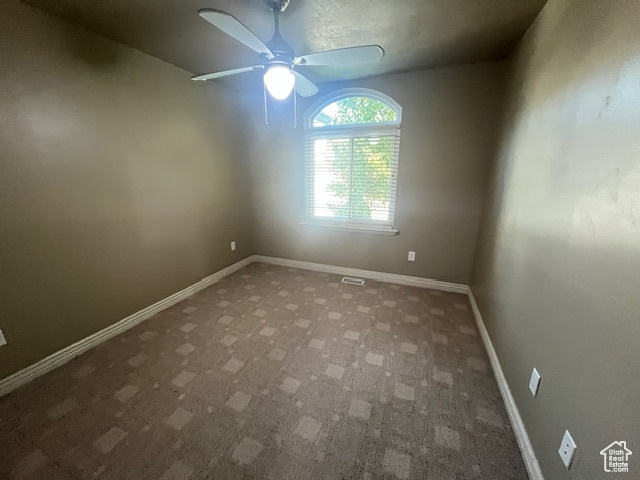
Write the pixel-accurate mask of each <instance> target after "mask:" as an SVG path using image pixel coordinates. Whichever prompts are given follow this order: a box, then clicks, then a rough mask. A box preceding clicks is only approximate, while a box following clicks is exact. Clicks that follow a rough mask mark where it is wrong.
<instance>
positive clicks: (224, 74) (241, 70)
mask: <svg viewBox="0 0 640 480" xmlns="http://www.w3.org/2000/svg"><path fill="white" fill-rule="evenodd" d="M260 68H262V65H255V66H253V67H242V68H235V69H233V70H223V71H222V72H215V73H205V74H204V75H196V76H194V77H191V80H195V81H198V82H201V81H204V80H213V79H214V78H220V77H227V76H229V75H235V74H237V73H245V72H250V71H252V70H258V69H260Z"/></svg>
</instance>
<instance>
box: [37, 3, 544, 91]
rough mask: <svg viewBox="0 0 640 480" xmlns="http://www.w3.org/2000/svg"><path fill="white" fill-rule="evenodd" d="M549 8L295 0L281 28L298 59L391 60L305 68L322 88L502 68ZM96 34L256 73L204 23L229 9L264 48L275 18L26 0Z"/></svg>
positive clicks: (255, 8) (196, 67)
mask: <svg viewBox="0 0 640 480" xmlns="http://www.w3.org/2000/svg"><path fill="white" fill-rule="evenodd" d="M545 2H546V0H348V1H347V0H291V2H290V4H289V7H288V8H287V10H286V11H285V12H284V13H283V14H282V15H281V19H280V30H281V33H282V35H283V36H284V38H285V39H286V40H287V41H288V42H289V44H290V45H291V46H292V47H293V48H294V50H295V52H296V54H299V55H300V54H304V53H310V52H315V51H320V50H328V49H333V48H342V47H348V46H355V45H367V44H379V45H381V46H382V47H383V48H384V49H385V51H386V55H385V57H384V58H383V59H382V62H380V63H379V64H374V65H367V66H364V67H358V68H335V67H322V68H320V67H301V68H300V71H301V73H304V74H305V75H307V76H308V77H309V78H310V79H312V80H314V81H316V82H323V81H333V80H345V79H353V78H359V77H367V76H372V75H379V74H383V73H389V72H401V71H408V70H419V69H426V68H434V67H441V66H449V65H457V64H463V63H475V62H482V61H490V60H501V59H503V58H505V57H506V56H507V55H508V54H509V52H510V51H511V50H512V49H513V47H514V45H515V44H516V43H517V41H518V40H519V39H520V37H521V36H522V34H523V33H524V32H525V31H526V30H527V28H528V27H529V26H530V25H531V23H532V22H533V20H534V18H535V17H536V15H537V14H538V13H539V12H540V10H541V9H542V7H543V6H544V4H545ZM27 3H30V4H31V5H34V6H36V7H38V8H40V9H42V10H44V11H46V12H50V13H53V14H55V15H58V16H60V17H62V18H64V19H67V20H69V21H71V22H73V23H76V24H79V25H81V26H83V27H85V28H87V29H89V30H92V31H95V32H98V33H101V34H103V35H105V36H106V37H109V38H111V39H113V40H116V41H118V42H120V43H124V44H125V45H129V46H131V47H133V48H135V49H137V50H140V51H142V52H145V53H148V54H149V55H152V56H154V57H157V58H159V59H161V60H164V61H166V62H168V63H171V64H173V65H175V66H177V67H180V68H183V69H185V70H187V71H189V72H192V73H194V74H200V73H208V72H214V71H218V70H225V69H229V68H237V67H243V66H249V65H254V64H257V63H260V62H259V59H258V54H257V53H255V52H253V51H252V50H249V49H248V48H247V47H245V46H244V45H242V44H240V43H238V42H236V41H235V40H233V39H231V38H229V37H227V36H226V35H225V34H224V33H222V32H220V31H218V30H217V29H216V28H215V27H213V26H212V25H210V24H208V23H207V22H206V21H205V20H203V19H201V18H200V17H199V16H198V14H197V13H198V10H199V9H201V8H215V9H219V10H223V11H226V12H228V13H230V14H232V15H233V16H235V17H236V18H238V19H239V20H240V21H241V22H242V23H244V24H245V25H246V26H247V27H249V29H251V30H252V31H253V32H254V33H255V34H256V35H257V36H258V37H259V38H261V39H262V40H263V41H267V40H268V39H269V38H271V35H272V34H273V18H272V15H271V12H270V11H269V10H268V9H267V7H266V6H265V5H264V3H263V0H226V1H223V0H208V1H207V0H27ZM248 75H251V74H248Z"/></svg>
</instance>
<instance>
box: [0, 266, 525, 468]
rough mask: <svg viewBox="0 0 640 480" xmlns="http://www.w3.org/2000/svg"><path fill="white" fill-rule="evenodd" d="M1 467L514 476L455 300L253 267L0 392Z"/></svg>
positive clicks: (463, 302) (471, 327)
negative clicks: (0, 395)
mask: <svg viewBox="0 0 640 480" xmlns="http://www.w3.org/2000/svg"><path fill="white" fill-rule="evenodd" d="M0 478H12V479H13V478H15V479H23V478H38V479H47V480H56V479H69V478H99V479H118V480H121V479H162V480H169V479H180V480H182V479H194V480H195V479H204V478H210V479H221V480H233V479H249V478H251V479H454V478H455V479H458V478H459V479H465V478H486V479H516V478H523V479H524V478H527V474H526V470H525V467H524V464H523V462H522V458H521V456H520V451H519V449H518V446H517V443H516V440H515V438H514V434H513V432H512V430H511V427H510V424H509V421H508V417H507V414H506V411H505V408H504V405H503V403H502V399H501V397H500V393H499V390H498V387H497V384H496V382H495V379H494V377H493V373H492V371H491V368H490V365H489V362H488V359H487V356H486V353H485V351H484V348H483V345H482V342H481V339H480V337H479V333H478V331H477V329H476V326H475V323H474V320H473V315H472V313H471V311H470V307H469V302H468V300H467V297H466V296H465V295H462V294H455V293H446V292H440V291H435V290H427V289H420V288H414V287H406V286H400V285H392V284H385V283H379V282H374V281H367V282H366V284H365V285H364V286H354V285H345V284H342V283H340V277H339V276H337V275H329V274H324V273H317V272H309V271H304V270H296V269H290V268H283V267H277V266H271V265H265V264H252V265H249V266H248V267H245V268H244V269H242V270H240V271H238V272H236V273H234V274H233V275H231V276H229V277H226V278H224V279H223V280H221V281H220V282H218V283H216V284H215V285H213V286H211V287H209V288H207V289H206V290H203V291H201V292H200V293H198V294H196V295H194V296H192V297H190V298H189V299H187V300H185V301H183V302H181V303H179V304H177V305H175V306H173V307H171V308H170V309H168V310H165V311H164V312H162V313H160V314H158V315H156V316H154V317H153V318H151V319H149V320H147V321H145V322H143V323H141V324H139V325H137V326H136V327H134V328H132V329H130V330H128V331H127V332H125V333H123V334H121V335H119V336H117V337H115V338H113V339H111V340H109V341H107V342H105V343H103V344H102V345H100V346H99V347H97V348H95V349H93V350H90V351H88V352H86V353H85V354H83V355H81V356H80V357H77V358H76V359H74V360H72V361H71V362H69V363H67V364H66V365H64V366H62V367H61V368H59V369H57V370H54V371H53V372H50V373H49V374H47V375H45V376H43V377H41V378H39V379H37V380H35V381H33V382H31V383H30V384H28V385H26V386H24V387H22V388H20V389H19V390H16V391H14V392H12V393H11V394H9V395H7V396H5V397H3V398H0Z"/></svg>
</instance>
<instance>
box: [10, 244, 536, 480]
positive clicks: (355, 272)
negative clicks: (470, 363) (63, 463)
mask: <svg viewBox="0 0 640 480" xmlns="http://www.w3.org/2000/svg"><path fill="white" fill-rule="evenodd" d="M254 262H262V263H268V264H272V265H280V266H283V267H290V268H300V269H302V270H312V271H316V272H325V273H334V274H338V275H346V276H350V277H361V278H367V279H370V280H376V281H380V282H387V283H396V284H400V285H408V286H413V287H422V288H431V289H435V290H442V291H445V292H454V293H464V294H468V295H469V301H470V303H471V309H472V311H473V314H474V316H475V318H476V322H477V324H478V330H479V331H480V336H481V337H482V341H483V343H484V347H485V349H486V351H487V355H488V356H489V360H490V362H491V367H492V368H493V373H494V375H495V377H496V381H497V382H498V387H499V389H500V393H501V394H502V398H503V400H504V404H505V407H506V409H507V413H508V415H509V419H510V420H511V424H512V426H513V431H514V434H515V436H516V440H517V441H518V445H519V446H520V451H521V452H522V457H523V459H524V462H525V466H526V467H527V472H528V473H529V477H530V478H531V479H532V480H544V478H543V476H542V472H541V470H540V465H539V464H538V460H537V458H536V455H535V452H534V451H533V446H532V445H531V441H530V440H529V435H528V434H527V431H526V429H525V426H524V423H523V422H522V417H520V412H519V411H518V407H517V406H516V403H515V400H514V398H513V395H512V394H511V389H510V388H509V384H508V383H507V379H506V378H505V376H504V372H503V371H502V367H501V366H500V361H499V360H498V357H497V355H496V352H495V350H494V348H493V343H492V342H491V338H490V337H489V333H488V332H487V329H486V328H485V325H484V322H483V320H482V316H481V315H480V311H479V310H478V305H477V304H476V301H475V298H474V296H473V292H471V289H470V288H469V287H468V286H467V285H462V284H458V283H449V282H441V281H439V280H431V279H428V278H422V277H412V276H409V275H398V274H394V273H384V272H375V271H370V270H359V269H356V268H347V267H339V266H335V265H323V264H319V263H311V262H302V261H298V260H289V259H285V258H276V257H266V256H263V255H252V256H250V257H247V258H245V259H244V260H241V261H239V262H237V263H234V264H233V265H230V266H228V267H226V268H224V269H222V270H220V271H218V272H216V273H214V274H213V275H210V276H208V277H206V278H203V279H202V280H200V281H199V282H197V283H195V284H193V285H191V286H190V287H187V288H185V289H184V290H181V291H179V292H177V293H174V294H173V295H171V296H169V297H167V298H165V299H163V300H160V301H159V302H157V303H154V304H153V305H150V306H148V307H146V308H144V309H142V310H140V311H139V312H136V313H134V314H133V315H130V316H128V317H127V318H124V319H122V320H120V321H119V322H117V323H115V324H113V325H110V326H109V327H107V328H105V329H103V330H100V331H99V332H96V333H94V334H93V335H90V336H89V337H87V338H85V339H83V340H80V341H79V342H76V343H74V344H73V345H69V346H68V347H66V348H63V349H62V350H60V351H58V352H56V353H54V354H52V355H49V356H48V357H46V358H44V359H42V360H40V361H39V362H37V363H35V364H33V365H31V366H29V367H27V368H25V369H23V370H20V371H19V372H16V373H14V374H13V375H11V376H9V377H6V378H4V379H2V380H0V397H1V396H3V395H6V394H7V393H9V392H11V391H13V390H15V389H16V388H18V387H20V386H22V385H24V384H25V383H27V382H29V381H31V380H33V379H35V378H37V377H39V376H41V375H44V374H45V373H47V372H49V371H51V370H53V369H55V368H57V367H59V366H60V365H63V364H64V363H66V362H68V361H69V360H71V359H72V358H74V357H77V356H78V355H80V354H82V353H84V352H86V351H87V350H89V349H91V348H93V347H95V346H97V345H99V344H101V343H102V342H105V341H106V340H109V339H110V338H112V337H114V336H116V335H118V334H120V333H122V332H124V331H126V330H128V329H130V328H132V327H134V326H135V325H137V324H139V323H140V322H142V321H144V320H147V319H148V318H150V317H152V316H153V315H155V314H156V313H159V312H161V311H162V310H165V309H167V308H169V307H170V306H172V305H175V304H176V303H178V302H180V301H182V300H184V299H186V298H188V297H190V296H191V295H193V294H194V293H197V292H199V291H200V290H203V289H205V288H207V287H208V286H210V285H213V284H214V283H216V282H217V281H219V280H221V279H222V278H224V277H226V276H227V275H230V274H232V273H233V272H236V271H237V270H240V269H241V268H244V267H246V266H247V265H249V264H251V263H254Z"/></svg>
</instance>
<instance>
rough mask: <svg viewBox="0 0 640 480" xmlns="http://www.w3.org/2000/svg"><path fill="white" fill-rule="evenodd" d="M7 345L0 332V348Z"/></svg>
mask: <svg viewBox="0 0 640 480" xmlns="http://www.w3.org/2000/svg"><path fill="white" fill-rule="evenodd" d="M6 344H7V340H6V339H5V338H4V335H3V333H2V330H0V347H1V346H3V345H6Z"/></svg>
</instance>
